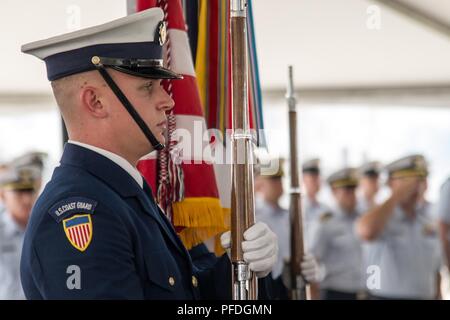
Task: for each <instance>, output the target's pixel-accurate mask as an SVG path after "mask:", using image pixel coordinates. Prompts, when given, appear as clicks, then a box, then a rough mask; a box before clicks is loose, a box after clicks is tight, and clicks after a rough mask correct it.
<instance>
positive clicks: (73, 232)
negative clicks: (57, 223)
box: [63, 214, 93, 252]
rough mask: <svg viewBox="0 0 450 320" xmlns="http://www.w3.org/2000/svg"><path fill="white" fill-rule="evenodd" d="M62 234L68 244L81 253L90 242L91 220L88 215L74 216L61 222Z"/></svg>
mask: <svg viewBox="0 0 450 320" xmlns="http://www.w3.org/2000/svg"><path fill="white" fill-rule="evenodd" d="M63 227H64V233H65V234H66V237H67V239H68V240H69V242H70V244H71V245H72V246H73V247H75V248H76V249H78V250H79V251H81V252H83V251H85V250H86V249H87V247H89V244H90V243H91V240H92V232H93V230H92V220H91V215H89V214H76V215H74V216H73V217H71V218H67V219H64V221H63Z"/></svg>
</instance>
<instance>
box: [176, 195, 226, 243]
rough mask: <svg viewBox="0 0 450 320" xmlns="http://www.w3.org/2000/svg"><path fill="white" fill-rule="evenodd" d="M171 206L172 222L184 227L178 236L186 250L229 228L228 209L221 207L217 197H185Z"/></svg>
mask: <svg viewBox="0 0 450 320" xmlns="http://www.w3.org/2000/svg"><path fill="white" fill-rule="evenodd" d="M172 208H173V224H174V226H175V227H183V228H184V229H183V230H181V232H180V233H179V236H180V238H181V240H182V241H183V244H184V245H185V247H186V248H187V249H188V250H189V249H191V248H192V247H194V246H196V245H198V244H200V243H202V242H203V241H205V240H206V239H209V238H211V237H213V236H216V235H218V234H221V233H222V232H225V231H227V230H228V229H229V222H227V220H229V215H228V217H227V216H226V212H227V210H228V212H229V209H224V208H222V207H221V205H220V200H219V199H218V198H208V197H199V198H185V199H183V201H181V202H174V203H172Z"/></svg>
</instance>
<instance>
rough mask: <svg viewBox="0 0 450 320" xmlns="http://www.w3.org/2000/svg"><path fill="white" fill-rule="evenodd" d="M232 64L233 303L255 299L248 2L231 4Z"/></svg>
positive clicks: (236, 0) (234, 1) (243, 0)
mask: <svg viewBox="0 0 450 320" xmlns="http://www.w3.org/2000/svg"><path fill="white" fill-rule="evenodd" d="M230 28H231V65H232V88H231V91H232V122H233V131H232V135H231V145H232V190H231V263H232V268H233V270H232V283H233V288H232V295H233V300H256V299H257V294H258V290H257V279H256V276H255V274H254V273H253V272H251V271H250V269H249V267H248V264H247V263H246V262H245V261H244V258H243V252H242V247H241V243H242V241H243V233H244V231H245V230H247V229H248V228H249V227H250V226H252V225H253V224H254V223H255V199H254V177H253V138H252V135H251V133H250V131H249V114H248V113H249V112H248V100H247V99H248V95H247V83H248V79H247V77H248V76H247V70H248V66H247V1H246V0H231V1H230Z"/></svg>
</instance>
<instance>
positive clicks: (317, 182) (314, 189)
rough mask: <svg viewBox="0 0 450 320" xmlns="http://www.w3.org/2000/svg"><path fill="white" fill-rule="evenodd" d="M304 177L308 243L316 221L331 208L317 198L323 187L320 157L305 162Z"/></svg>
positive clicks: (305, 228)
mask: <svg viewBox="0 0 450 320" xmlns="http://www.w3.org/2000/svg"><path fill="white" fill-rule="evenodd" d="M302 179H303V185H304V187H305V193H306V194H305V197H302V201H303V204H304V206H303V208H304V215H303V217H304V221H303V226H304V230H305V234H306V239H307V241H306V242H307V245H308V243H309V242H310V241H311V237H312V235H313V234H314V227H315V223H316V222H317V221H318V220H319V217H320V216H321V215H322V214H323V213H326V212H329V211H330V208H328V206H327V205H325V204H324V203H322V202H321V201H319V200H318V198H317V196H318V194H319V192H320V187H321V176H320V160H319V159H310V160H307V161H304V162H303V165H302Z"/></svg>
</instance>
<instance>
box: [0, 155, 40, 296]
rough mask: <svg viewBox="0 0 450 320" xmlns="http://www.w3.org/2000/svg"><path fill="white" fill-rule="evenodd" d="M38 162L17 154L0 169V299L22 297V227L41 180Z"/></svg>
mask: <svg viewBox="0 0 450 320" xmlns="http://www.w3.org/2000/svg"><path fill="white" fill-rule="evenodd" d="M41 172H42V162H41V161H40V160H39V161H38V159H36V158H34V157H33V156H32V155H31V154H27V155H25V156H23V157H20V158H17V159H15V160H14V161H12V162H11V164H9V165H7V166H6V168H5V170H3V171H2V172H1V173H0V197H1V199H2V202H3V203H4V206H5V211H4V212H3V213H1V214H0V299H1V300H20V299H24V298H25V296H24V293H23V290H22V286H21V283H20V273H19V270H20V268H19V266H20V256H21V253H22V243H23V237H24V233H25V228H26V225H27V223H28V218H29V215H30V212H31V208H32V206H33V204H34V202H35V200H36V197H37V192H38V190H39V188H40V183H41Z"/></svg>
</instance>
